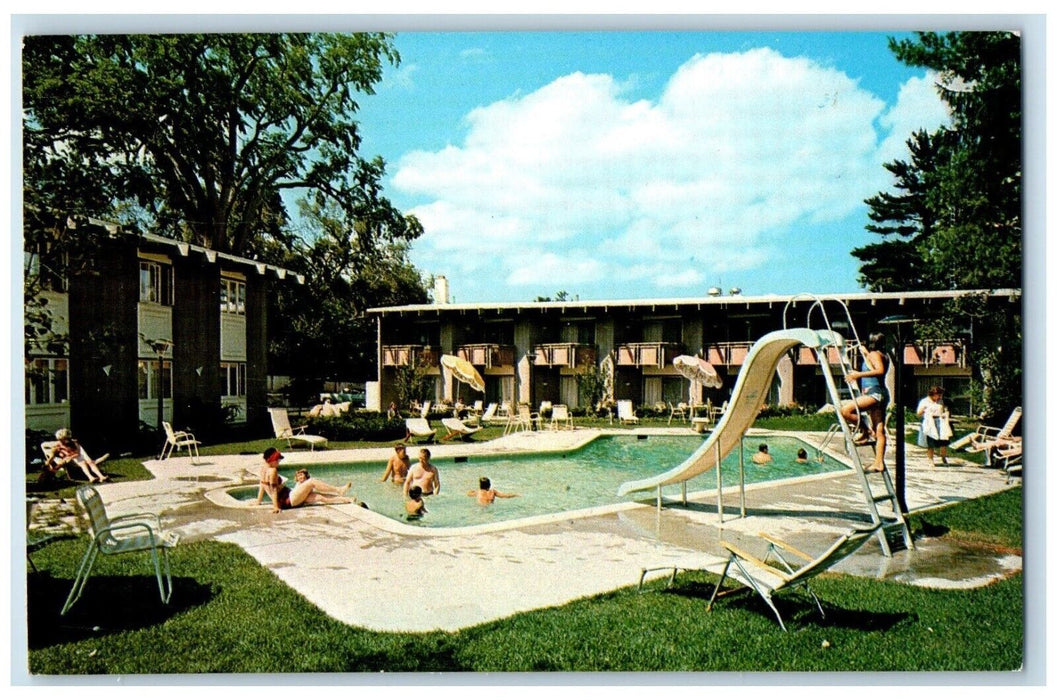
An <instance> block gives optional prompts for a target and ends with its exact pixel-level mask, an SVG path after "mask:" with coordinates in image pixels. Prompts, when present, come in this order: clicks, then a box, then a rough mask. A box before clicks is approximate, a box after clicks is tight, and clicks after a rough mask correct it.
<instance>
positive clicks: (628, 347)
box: [617, 343, 682, 367]
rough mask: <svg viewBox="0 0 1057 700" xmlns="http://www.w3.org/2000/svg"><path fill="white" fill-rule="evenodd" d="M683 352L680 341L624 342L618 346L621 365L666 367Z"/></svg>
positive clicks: (618, 360)
mask: <svg viewBox="0 0 1057 700" xmlns="http://www.w3.org/2000/svg"><path fill="white" fill-rule="evenodd" d="M680 354H682V346H681V345H679V343H623V344H621V345H618V346H617V365H618V366H621V367H665V366H666V365H670V364H671V363H672V359H673V358H675V357H678V356H679V355H680Z"/></svg>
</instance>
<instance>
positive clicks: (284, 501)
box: [276, 486, 294, 510]
mask: <svg viewBox="0 0 1057 700" xmlns="http://www.w3.org/2000/svg"><path fill="white" fill-rule="evenodd" d="M276 498H277V499H278V502H279V510H289V509H291V508H293V507H294V506H293V504H292V503H290V489H288V488H287V487H285V486H283V487H282V488H280V489H279V493H278V494H276Z"/></svg>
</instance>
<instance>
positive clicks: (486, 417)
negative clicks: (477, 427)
mask: <svg viewBox="0 0 1057 700" xmlns="http://www.w3.org/2000/svg"><path fill="white" fill-rule="evenodd" d="M497 410H499V405H498V404H494V403H490V404H488V408H486V409H484V413H482V414H481V416H480V418H478V419H477V421H478V422H479V423H480V424H481V425H489V424H491V423H505V422H506V418H500V417H498V416H496V411H497Z"/></svg>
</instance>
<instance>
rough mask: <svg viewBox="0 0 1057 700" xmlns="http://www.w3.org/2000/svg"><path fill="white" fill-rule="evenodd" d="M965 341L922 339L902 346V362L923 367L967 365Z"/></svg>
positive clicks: (962, 366)
mask: <svg viewBox="0 0 1057 700" xmlns="http://www.w3.org/2000/svg"><path fill="white" fill-rule="evenodd" d="M966 355H967V353H966V352H965V343H963V342H962V341H960V340H922V341H920V342H919V343H916V344H909V343H908V344H907V345H906V347H904V348H903V364H905V365H923V366H925V367H961V368H963V369H964V368H965V367H966V366H967V365H968V358H967V357H966Z"/></svg>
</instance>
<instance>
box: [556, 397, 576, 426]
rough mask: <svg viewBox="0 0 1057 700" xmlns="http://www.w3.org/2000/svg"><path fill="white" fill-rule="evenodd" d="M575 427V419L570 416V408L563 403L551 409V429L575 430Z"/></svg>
mask: <svg viewBox="0 0 1057 700" xmlns="http://www.w3.org/2000/svg"><path fill="white" fill-rule="evenodd" d="M575 427H576V426H574V425H573V417H572V415H570V414H569V407H568V406H566V405H565V404H563V403H558V404H554V406H553V408H551V429H553V430H560V429H562V428H568V429H569V430H573V429H574V428H575Z"/></svg>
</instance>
